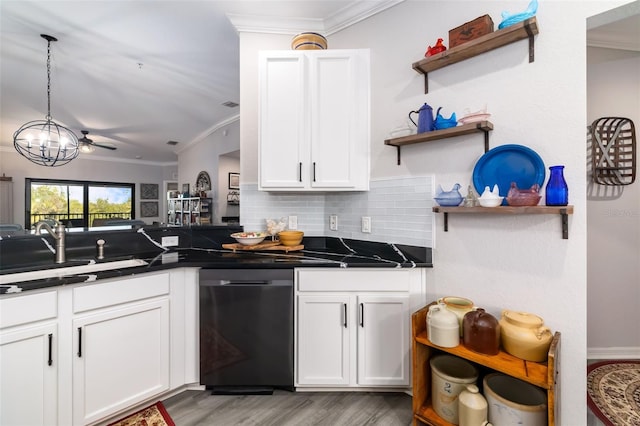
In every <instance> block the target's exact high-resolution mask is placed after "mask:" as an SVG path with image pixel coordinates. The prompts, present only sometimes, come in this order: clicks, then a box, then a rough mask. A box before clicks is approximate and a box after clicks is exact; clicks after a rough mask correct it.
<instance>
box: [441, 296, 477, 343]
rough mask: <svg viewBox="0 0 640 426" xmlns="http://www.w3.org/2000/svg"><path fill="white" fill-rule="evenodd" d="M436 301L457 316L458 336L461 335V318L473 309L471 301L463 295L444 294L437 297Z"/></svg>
mask: <svg viewBox="0 0 640 426" xmlns="http://www.w3.org/2000/svg"><path fill="white" fill-rule="evenodd" d="M438 303H441V304H444V305H445V306H446V308H447V309H448V310H450V311H451V312H453V313H454V314H456V316H457V317H458V327H459V328H460V336H461V337H462V332H463V330H462V319H463V318H464V315H465V314H466V313H467V312H470V311H472V310H473V309H474V306H473V301H471V300H469V299H466V298H464V297H458V296H446V297H441V298H440V299H438Z"/></svg>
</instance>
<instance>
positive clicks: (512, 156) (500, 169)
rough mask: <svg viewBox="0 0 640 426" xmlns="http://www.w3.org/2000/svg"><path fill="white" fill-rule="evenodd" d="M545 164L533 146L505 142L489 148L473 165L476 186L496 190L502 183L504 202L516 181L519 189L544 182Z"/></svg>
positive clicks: (501, 193)
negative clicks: (505, 143)
mask: <svg viewBox="0 0 640 426" xmlns="http://www.w3.org/2000/svg"><path fill="white" fill-rule="evenodd" d="M544 178H545V167H544V162H543V161H542V158H540V156H539V155H538V154H537V153H536V152H535V151H534V150H532V149H531V148H527V147H526V146H523V145H501V146H498V147H495V148H493V149H491V150H489V151H487V152H486V153H485V154H484V155H483V156H482V157H480V159H479V160H478V162H477V163H476V165H475V167H474V168H473V186H474V187H475V188H476V191H477V192H478V194H482V192H483V191H484V188H485V186H488V187H489V188H491V189H493V185H495V184H498V188H499V189H500V196H502V197H505V200H504V201H503V202H502V204H503V205H506V204H507V201H506V196H507V193H508V192H509V188H511V182H515V183H516V185H518V188H521V189H527V188H531V186H532V185H533V184H536V183H537V184H538V185H540V188H542V184H543V183H544Z"/></svg>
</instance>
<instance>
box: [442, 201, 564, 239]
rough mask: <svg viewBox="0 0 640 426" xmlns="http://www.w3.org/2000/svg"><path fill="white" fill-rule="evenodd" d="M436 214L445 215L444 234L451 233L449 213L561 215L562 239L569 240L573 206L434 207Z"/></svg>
mask: <svg viewBox="0 0 640 426" xmlns="http://www.w3.org/2000/svg"><path fill="white" fill-rule="evenodd" d="M432 210H433V212H434V213H444V232H447V231H449V213H454V214H458V213H461V214H471V213H473V214H559V215H560V217H561V219H562V238H563V239H565V240H566V239H568V238H569V218H568V215H570V214H573V206H527V207H513V206H498V207H443V206H434V207H433V209H432Z"/></svg>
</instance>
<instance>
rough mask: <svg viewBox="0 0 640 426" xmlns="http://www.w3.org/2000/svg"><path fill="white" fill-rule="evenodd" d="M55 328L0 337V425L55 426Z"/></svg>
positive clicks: (23, 330) (28, 329)
mask: <svg viewBox="0 0 640 426" xmlns="http://www.w3.org/2000/svg"><path fill="white" fill-rule="evenodd" d="M57 337H58V336H57V325H56V324H55V323H49V324H45V325H40V326H35V327H28V326H26V327H21V328H19V329H16V330H15V331H11V332H3V333H1V334H0V372H1V374H0V424H2V425H24V426H27V425H28V426H35V425H47V426H50V425H56V424H58V419H57V415H58V409H57V408H58V397H57V396H58V389H57V385H58V381H57V378H58V356H57V351H56V346H57V342H56V339H57Z"/></svg>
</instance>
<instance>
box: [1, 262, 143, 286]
mask: <svg viewBox="0 0 640 426" xmlns="http://www.w3.org/2000/svg"><path fill="white" fill-rule="evenodd" d="M144 265H148V263H147V262H146V261H144V260H141V259H127V260H116V261H113V262H100V263H90V264H88V265H78V266H67V267H62V268H54V269H42V270H39V271H29V272H18V273H15V274H6V275H0V284H12V283H19V282H24V281H33V280H44V279H47V278H60V277H66V276H72V275H82V274H90V273H93V272H100V271H111V270H114V269H126V268H135V267H136V266H144Z"/></svg>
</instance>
